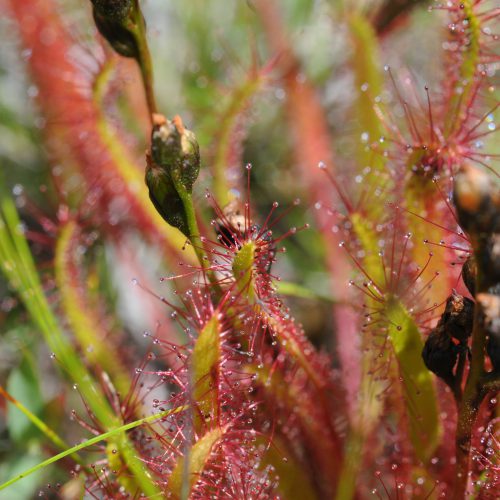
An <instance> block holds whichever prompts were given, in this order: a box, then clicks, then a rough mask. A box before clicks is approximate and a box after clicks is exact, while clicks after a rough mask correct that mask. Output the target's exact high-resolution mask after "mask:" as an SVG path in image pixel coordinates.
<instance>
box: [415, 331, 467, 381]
mask: <svg viewBox="0 0 500 500" xmlns="http://www.w3.org/2000/svg"><path fill="white" fill-rule="evenodd" d="M459 352H460V346H458V345H457V344H455V343H454V342H453V340H452V339H451V337H450V336H449V335H448V334H447V333H446V332H445V331H444V330H443V328H442V326H439V325H438V326H437V327H436V328H435V329H434V330H433V331H432V332H431V333H430V335H429V336H428V337H427V340H426V341H425V344H424V348H423V349H422V359H423V360H424V363H425V366H426V367H427V368H428V369H429V370H430V371H431V372H433V373H434V374H436V375H437V376H438V377H439V378H441V379H443V380H444V381H445V382H446V383H447V384H448V385H450V386H451V385H453V383H454V380H455V376H454V375H453V368H454V366H455V364H456V362H457V358H458V353H459Z"/></svg>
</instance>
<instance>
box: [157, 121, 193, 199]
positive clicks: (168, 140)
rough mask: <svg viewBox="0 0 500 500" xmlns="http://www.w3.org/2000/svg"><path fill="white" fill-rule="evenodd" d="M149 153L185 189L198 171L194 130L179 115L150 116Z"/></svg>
mask: <svg viewBox="0 0 500 500" xmlns="http://www.w3.org/2000/svg"><path fill="white" fill-rule="evenodd" d="M153 121H154V123H153V132H152V135H151V156H152V158H153V161H154V162H155V163H156V164H157V165H159V166H160V167H161V168H163V169H164V170H166V171H167V172H168V173H169V175H170V176H171V177H172V180H173V181H174V182H175V183H176V184H177V183H180V186H182V187H183V188H184V189H185V190H186V191H187V192H188V193H191V191H192V189H193V184H194V182H195V181H196V179H197V178H198V174H199V173H200V148H199V146H198V142H197V141H196V136H195V135H194V133H193V132H191V131H190V130H188V129H187V128H185V127H184V125H183V123H182V120H181V119H180V117H178V116H176V117H175V118H174V119H173V120H172V121H170V120H167V119H165V117H163V116H162V115H159V114H155V115H154V116H153Z"/></svg>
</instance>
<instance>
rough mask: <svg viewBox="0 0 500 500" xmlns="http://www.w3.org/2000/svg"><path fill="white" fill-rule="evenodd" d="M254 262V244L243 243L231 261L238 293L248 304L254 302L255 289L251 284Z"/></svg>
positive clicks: (250, 242) (251, 242) (252, 283)
mask: <svg viewBox="0 0 500 500" xmlns="http://www.w3.org/2000/svg"><path fill="white" fill-rule="evenodd" d="M254 261H255V243H254V242H253V241H249V242H247V243H245V244H244V245H243V246H242V247H241V248H240V250H238V253H237V254H236V255H235V256H234V259H233V275H234V279H235V280H236V284H237V287H238V291H239V292H240V293H241V294H242V295H243V296H244V297H245V298H246V299H247V300H248V302H249V303H250V304H253V302H254V301H255V287H254V282H253V265H254Z"/></svg>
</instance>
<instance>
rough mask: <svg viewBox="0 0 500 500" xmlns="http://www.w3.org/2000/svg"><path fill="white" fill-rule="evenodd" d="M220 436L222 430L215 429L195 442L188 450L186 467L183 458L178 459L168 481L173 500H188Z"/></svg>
mask: <svg viewBox="0 0 500 500" xmlns="http://www.w3.org/2000/svg"><path fill="white" fill-rule="evenodd" d="M222 435H223V430H222V429H221V428H216V429H213V430H211V431H209V432H207V433H206V434H205V435H204V436H203V437H202V438H201V439H200V440H199V441H197V442H196V443H195V444H194V445H193V447H192V448H191V449H190V450H189V455H188V459H189V464H188V466H187V467H186V464H185V459H184V457H180V458H179V460H178V462H177V464H176V465H175V468H174V470H173V471H172V474H171V475H170V478H169V481H168V484H169V487H170V493H171V495H172V496H173V497H174V498H175V499H178V498H189V495H190V493H191V490H192V488H193V486H194V485H195V483H196V481H197V480H198V478H199V477H200V475H201V473H202V472H203V469H204V468H205V465H206V464H207V462H208V459H209V458H210V454H211V453H212V449H213V447H214V446H215V444H216V443H217V442H218V441H219V440H220V439H221V437H222Z"/></svg>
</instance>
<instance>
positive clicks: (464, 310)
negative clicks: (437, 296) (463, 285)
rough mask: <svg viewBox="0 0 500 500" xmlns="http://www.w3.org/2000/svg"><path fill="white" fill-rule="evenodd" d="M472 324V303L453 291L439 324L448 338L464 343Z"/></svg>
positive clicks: (469, 333) (470, 331)
mask: <svg viewBox="0 0 500 500" xmlns="http://www.w3.org/2000/svg"><path fill="white" fill-rule="evenodd" d="M473 322H474V302H473V301H472V300H470V299H468V298H467V297H464V296H462V295H460V294H458V293H457V292H456V291H455V290H453V293H452V294H451V295H450V296H449V297H448V300H447V301H446V307H445V309H444V313H443V315H442V316H441V319H440V320H439V324H440V325H442V327H443V329H444V330H445V332H446V333H447V334H448V335H449V336H450V337H453V338H454V339H457V340H458V341H459V342H460V343H465V342H467V339H468V338H469V337H470V335H471V333H472V325H473Z"/></svg>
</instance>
